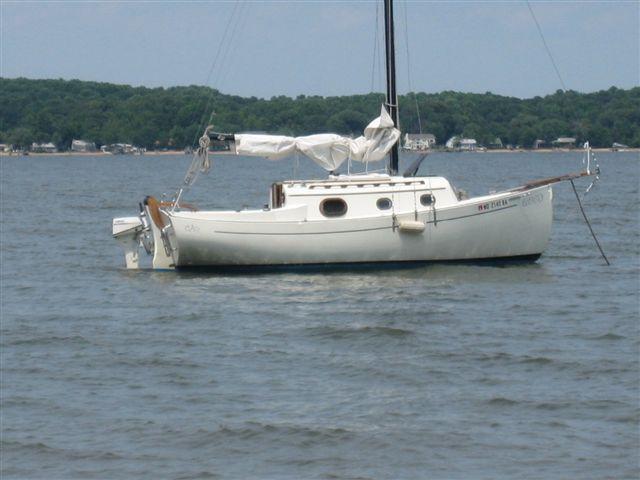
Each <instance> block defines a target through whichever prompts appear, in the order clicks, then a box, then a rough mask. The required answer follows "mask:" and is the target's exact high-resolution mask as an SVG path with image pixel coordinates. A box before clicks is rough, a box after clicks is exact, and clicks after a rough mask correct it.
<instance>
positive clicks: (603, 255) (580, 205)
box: [569, 180, 611, 265]
mask: <svg viewBox="0 0 640 480" xmlns="http://www.w3.org/2000/svg"><path fill="white" fill-rule="evenodd" d="M569 181H570V182H571V187H572V188H573V193H575V195H576V200H578V206H579V207H580V211H581V212H582V216H583V217H584V221H585V222H586V223H587V227H589V231H590V232H591V236H592V237H593V239H594V240H595V242H596V245H597V246H598V249H599V250H600V254H601V255H602V258H604V261H605V262H607V265H611V263H609V259H607V256H606V255H605V254H604V251H603V250H602V247H601V246H600V242H598V238H597V237H596V234H595V233H594V231H593V228H591V223H590V222H589V219H588V218H587V214H586V213H585V212H584V208H582V202H581V201H580V195H578V190H576V186H575V185H574V183H573V180H569Z"/></svg>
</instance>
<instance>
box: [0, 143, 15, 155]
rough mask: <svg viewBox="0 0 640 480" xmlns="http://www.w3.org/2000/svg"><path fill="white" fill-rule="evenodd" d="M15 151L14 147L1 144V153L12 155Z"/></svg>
mask: <svg viewBox="0 0 640 480" xmlns="http://www.w3.org/2000/svg"><path fill="white" fill-rule="evenodd" d="M12 151H13V145H7V144H6V143H0V152H2V153H11V152H12Z"/></svg>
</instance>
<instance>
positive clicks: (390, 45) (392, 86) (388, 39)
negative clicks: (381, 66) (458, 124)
mask: <svg viewBox="0 0 640 480" xmlns="http://www.w3.org/2000/svg"><path fill="white" fill-rule="evenodd" d="M384 38H385V50H386V66H387V105H386V106H387V111H388V112H389V116H390V117H391V119H392V120H393V123H394V124H395V127H396V128H400V127H399V125H400V124H399V122H398V95H397V94H396V50H395V42H394V37H393V0H384ZM397 173H398V142H396V143H395V144H394V145H393V147H391V151H390V152H389V174H390V175H396V174H397Z"/></svg>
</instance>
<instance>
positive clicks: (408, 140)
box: [403, 133, 436, 150]
mask: <svg viewBox="0 0 640 480" xmlns="http://www.w3.org/2000/svg"><path fill="white" fill-rule="evenodd" d="M435 144H436V136H435V135H433V134H432V133H406V134H405V136H404V146H403V148H404V149H405V150H428V149H430V148H432V147H434V146H435Z"/></svg>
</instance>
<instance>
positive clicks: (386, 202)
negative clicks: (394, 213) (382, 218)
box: [376, 198, 393, 210]
mask: <svg viewBox="0 0 640 480" xmlns="http://www.w3.org/2000/svg"><path fill="white" fill-rule="evenodd" d="M392 205H393V203H391V199H389V198H379V199H378V201H377V202H376V206H377V207H378V208H379V209H380V210H389V209H390V208H391V206H392Z"/></svg>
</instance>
